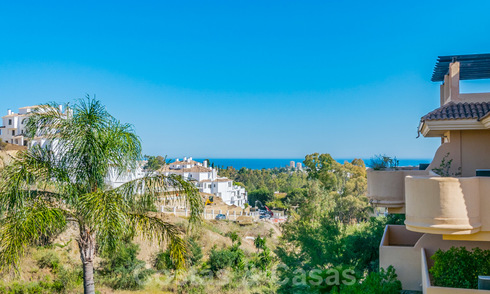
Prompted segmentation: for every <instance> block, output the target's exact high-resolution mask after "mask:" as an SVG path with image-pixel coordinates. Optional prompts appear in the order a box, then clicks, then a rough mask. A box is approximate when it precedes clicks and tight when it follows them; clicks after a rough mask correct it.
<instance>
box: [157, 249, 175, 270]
mask: <svg viewBox="0 0 490 294" xmlns="http://www.w3.org/2000/svg"><path fill="white" fill-rule="evenodd" d="M153 267H154V268H155V269H156V270H159V271H162V270H175V265H174V262H173V261H172V258H171V257H170V251H168V250H166V251H162V252H159V253H157V256H156V257H155V261H154V262H153Z"/></svg>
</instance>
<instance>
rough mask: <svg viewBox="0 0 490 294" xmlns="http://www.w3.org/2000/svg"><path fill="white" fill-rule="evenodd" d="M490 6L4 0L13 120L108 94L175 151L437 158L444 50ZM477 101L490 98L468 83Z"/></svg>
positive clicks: (481, 44) (7, 101)
mask: <svg viewBox="0 0 490 294" xmlns="http://www.w3.org/2000/svg"><path fill="white" fill-rule="evenodd" d="M489 9H490V2H488V1H471V2H465V3H462V2H459V1H458V2H457V1H444V2H441V1H419V2H416V1H404V2H401V1H151V2H150V1H149V2H145V1H138V2H134V1H131V2H129V1H114V2H104V3H100V1H83V2H80V1H78V2H75V1H63V2H61V1H60V2H51V1H43V2H42V3H41V2H27V1H2V2H1V4H0V28H1V29H0V111H1V113H6V111H7V109H8V108H11V109H13V110H14V111H17V108H18V107H22V106H26V105H33V104H38V103H43V102H47V101H57V102H68V101H73V100H74V99H77V98H81V97H84V96H85V95H86V94H90V95H93V94H95V95H96V96H97V98H98V99H100V100H102V102H103V103H104V104H105V105H106V106H107V108H108V110H109V111H110V112H111V113H112V114H113V115H114V116H116V117H117V118H119V119H120V120H121V121H124V122H129V123H132V124H133V125H134V126H135V129H136V131H137V134H138V135H139V136H140V137H141V139H142V141H143V148H144V152H145V153H147V154H162V155H169V156H170V157H182V156H194V157H214V158H227V157H236V158H288V157H289V158H298V157H303V156H304V155H305V154H308V153H313V152H321V153H330V154H332V155H333V156H334V157H337V158H348V157H363V158H366V157H370V156H372V155H374V154H379V153H384V154H387V155H391V156H397V157H399V158H431V157H432V156H433V154H434V152H435V150H436V148H437V146H438V144H439V140H438V139H436V138H419V139H416V138H415V137H416V135H417V132H416V128H417V125H418V121H419V118H420V117H421V116H422V115H424V114H426V113H427V112H429V111H431V110H433V109H434V108H436V107H438V101H439V92H438V91H439V84H438V83H432V82H430V76H431V73H432V69H433V66H434V64H435V61H436V57H437V56H438V55H449V54H469V53H488V52H490V38H488V36H489V33H490V18H489V17H488V11H489ZM462 89H463V90H464V91H468V92H471V91H480V90H490V84H489V83H488V82H472V83H470V82H466V83H464V84H462Z"/></svg>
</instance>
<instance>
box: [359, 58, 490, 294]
mask: <svg viewBox="0 0 490 294" xmlns="http://www.w3.org/2000/svg"><path fill="white" fill-rule="evenodd" d="M460 66H461V65H460V63H459V62H457V61H456V62H455V61H454V60H453V62H451V63H450V64H449V68H448V73H447V74H446V75H445V77H444V82H443V84H442V85H441V88H440V89H441V95H440V102H441V106H442V107H441V108H440V109H437V110H435V111H434V112H432V113H429V114H428V115H427V116H425V117H423V118H422V119H421V123H420V125H419V132H420V133H421V134H422V135H423V136H425V137H441V145H440V147H439V148H438V150H437V151H436V152H435V155H434V158H433V160H432V162H431V164H430V165H429V167H428V168H427V169H426V170H425V171H406V170H400V171H373V170H368V173H367V175H368V197H369V198H370V199H371V202H372V203H373V204H374V205H377V206H384V207H387V208H388V209H389V210H390V208H391V211H395V210H396V211H398V212H402V213H405V216H406V220H405V226H388V227H387V228H386V230H385V232H384V236H383V240H382V241H381V244H380V249H379V253H380V267H383V268H386V267H388V266H390V265H393V266H394V267H395V269H396V273H397V275H398V278H399V279H400V281H401V282H402V287H403V289H404V290H416V291H422V292H423V293H430V294H439V293H462V294H471V293H490V291H485V290H474V289H455V288H444V287H435V286H433V285H431V282H430V276H429V269H430V267H431V266H432V265H433V262H432V259H431V258H430V257H431V256H432V255H433V254H434V253H435V252H436V251H437V250H438V249H441V250H448V249H450V248H451V247H453V246H456V247H460V246H463V247H466V248H467V249H471V248H475V247H479V248H481V249H487V250H490V177H477V176H476V171H477V170H480V169H484V170H485V169H486V170H488V169H490V113H483V114H480V113H479V114H478V116H475V115H474V114H473V113H472V114H471V115H469V114H468V113H467V109H469V107H470V106H469V104H468V103H484V104H483V105H481V104H479V105H476V106H475V105H474V104H473V105H471V107H477V106H478V107H482V109H483V108H485V109H484V110H485V111H488V110H487V109H488V104H487V103H488V102H490V93H471V94H462V93H460V91H459V77H460ZM445 109H450V111H451V112H450V113H445V112H444V113H441V112H437V111H445ZM461 109H463V110H461ZM454 111H463V112H461V113H460V112H458V113H454ZM480 111H481V110H480ZM443 160H445V161H446V163H447V162H448V161H449V160H451V164H450V168H449V169H448V170H447V172H446V173H445V174H442V175H437V174H436V173H435V172H434V171H433V170H434V169H437V168H440V167H442V166H441V163H442V161H443ZM446 167H447V166H446Z"/></svg>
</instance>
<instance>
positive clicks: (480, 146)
mask: <svg viewBox="0 0 490 294" xmlns="http://www.w3.org/2000/svg"><path fill="white" fill-rule="evenodd" d="M461 162H462V165H461V167H462V176H464V177H474V176H475V175H476V170H477V169H490V130H481V131H461Z"/></svg>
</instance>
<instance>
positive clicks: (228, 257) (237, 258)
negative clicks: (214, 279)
mask: <svg viewBox="0 0 490 294" xmlns="http://www.w3.org/2000/svg"><path fill="white" fill-rule="evenodd" d="M243 257H244V254H243V251H242V250H241V249H240V248H239V247H238V246H237V244H235V245H234V246H232V247H230V248H226V249H221V250H216V249H215V248H213V249H211V252H210V254H209V262H208V263H209V267H210V269H211V271H212V272H213V273H217V272H218V271H220V270H222V269H226V268H229V267H232V266H233V267H234V268H241V267H243Z"/></svg>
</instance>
